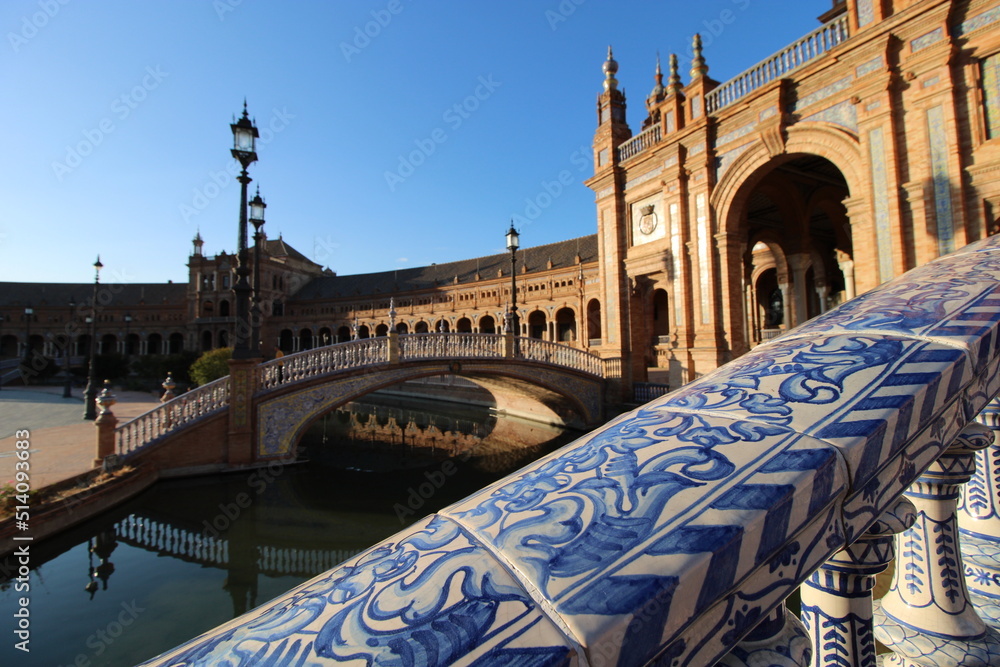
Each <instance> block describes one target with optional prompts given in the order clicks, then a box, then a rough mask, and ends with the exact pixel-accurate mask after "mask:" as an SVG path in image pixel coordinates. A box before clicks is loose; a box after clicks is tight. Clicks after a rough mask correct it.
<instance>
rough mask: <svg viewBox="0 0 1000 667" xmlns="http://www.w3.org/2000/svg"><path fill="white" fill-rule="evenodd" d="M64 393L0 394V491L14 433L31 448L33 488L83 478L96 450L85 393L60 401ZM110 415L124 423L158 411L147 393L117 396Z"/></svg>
mask: <svg viewBox="0 0 1000 667" xmlns="http://www.w3.org/2000/svg"><path fill="white" fill-rule="evenodd" d="M62 393H63V390H62V387H4V388H3V389H0V485H3V484H6V483H7V482H8V481H10V480H12V479H14V463H15V462H16V461H17V458H16V456H15V454H14V452H15V448H14V442H15V441H16V440H17V438H15V437H14V433H15V431H17V430H20V429H27V430H28V431H29V433H30V436H29V440H30V441H31V447H30V449H29V450H28V451H29V452H31V458H30V459H29V461H30V463H31V470H30V474H31V487H32V489H40V488H42V487H43V486H48V485H49V484H54V483H56V482H59V481H62V480H64V479H68V478H70V477H73V476H74V475H78V474H80V473H82V472H86V471H88V470H90V469H91V468H92V467H93V462H94V453H95V451H96V449H97V433H96V427H95V426H94V422H92V421H85V420H84V419H83V391H82V390H81V389H74V390H73V397H72V398H63V397H62ZM114 394H115V397H116V398H117V399H118V403H116V404H115V405H114V406H113V407H112V412H114V413H115V416H116V417H118V422H119V423H121V422H124V421H128V420H130V419H133V418H134V417H137V416H138V415H141V414H142V413H143V412H146V411H147V410H150V409H152V408H154V407H156V406H157V405H159V400H158V399H157V398H156V397H155V396H153V395H152V394H149V393H143V392H135V391H116V392H114Z"/></svg>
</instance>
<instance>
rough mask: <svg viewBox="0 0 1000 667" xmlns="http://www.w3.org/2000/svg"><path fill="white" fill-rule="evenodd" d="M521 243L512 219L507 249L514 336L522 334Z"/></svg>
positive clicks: (510, 321) (511, 322) (508, 232)
mask: <svg viewBox="0 0 1000 667" xmlns="http://www.w3.org/2000/svg"><path fill="white" fill-rule="evenodd" d="M520 245H521V237H520V235H519V234H518V233H517V230H516V229H514V221H513V220H511V221H510V229H509V230H507V250H510V319H509V320H508V321H509V323H510V330H511V332H513V334H514V337H515V338H517V337H518V336H520V335H521V322H520V318H518V316H517V248H518V247H519V246H520Z"/></svg>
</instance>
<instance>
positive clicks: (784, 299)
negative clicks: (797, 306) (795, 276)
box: [778, 283, 795, 331]
mask: <svg viewBox="0 0 1000 667" xmlns="http://www.w3.org/2000/svg"><path fill="white" fill-rule="evenodd" d="M778 289H780V290H781V307H782V309H783V313H782V324H783V325H784V328H785V330H786V331H787V330H788V329H791V328H792V327H793V326H795V325H794V324H792V304H791V299H790V298H789V296H790V295H789V293H790V292H791V289H789V287H788V283H778Z"/></svg>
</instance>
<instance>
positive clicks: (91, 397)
mask: <svg viewBox="0 0 1000 667" xmlns="http://www.w3.org/2000/svg"><path fill="white" fill-rule="evenodd" d="M102 268H104V265H103V264H101V256H100V255H98V256H97V261H96V262H94V300H93V302H92V303H91V307H90V363H89V368H88V369H87V388H86V389H84V390H83V397H84V398H83V418H84V419H89V420H91V421H93V420H95V419H97V375H96V374H97V369H96V368H94V366H96V363H95V362H96V360H97V287H98V285H100V283H101V269H102Z"/></svg>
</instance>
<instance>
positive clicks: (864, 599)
mask: <svg viewBox="0 0 1000 667" xmlns="http://www.w3.org/2000/svg"><path fill="white" fill-rule="evenodd" d="M915 519H916V509H915V508H914V507H913V503H911V502H910V501H909V500H907V499H906V498H900V499H899V501H898V502H897V503H896V505H895V506H893V507H892V508H890V509H889V510H887V511H886V512H885V513H884V514H882V516H881V517H879V519H878V521H876V522H875V523H874V524H872V526H871V527H870V528H869V529H868V530H867V531H866V532H865V533H864V534H863V535H862V536H861V537H859V538H858V539H857V540H855V541H854V543H853V544H851V545H850V546H847V547H844V548H843V549H841V550H840V551H838V552H837V553H835V554H834V555H833V556H832V557H831V558H830V560H828V561H827V562H826V564H825V565H824V566H823V567H821V568H820V569H819V570H817V571H816V572H814V573H813V575H812V576H811V577H810V578H809V579H808V580H807V581H806V583H805V585H804V586H803V587H802V589H801V591H802V621H803V623H805V626H806V627H807V628H808V629H809V632H810V634H811V635H812V642H813V651H814V652H813V662H812V664H813V665H814V666H815V667H821V666H823V667H825V666H833V665H852V666H854V667H875V664H876V661H875V638H874V636H873V635H872V588H873V587H874V586H875V575H876V574H878V573H879V572H882V571H883V570H885V568H886V567H888V565H889V563H890V562H892V558H893V542H894V541H895V536H896V534H897V533H901V532H903V531H904V530H906V529H907V528H909V527H910V526H912V525H913V522H914V520H915Z"/></svg>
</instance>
